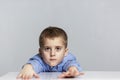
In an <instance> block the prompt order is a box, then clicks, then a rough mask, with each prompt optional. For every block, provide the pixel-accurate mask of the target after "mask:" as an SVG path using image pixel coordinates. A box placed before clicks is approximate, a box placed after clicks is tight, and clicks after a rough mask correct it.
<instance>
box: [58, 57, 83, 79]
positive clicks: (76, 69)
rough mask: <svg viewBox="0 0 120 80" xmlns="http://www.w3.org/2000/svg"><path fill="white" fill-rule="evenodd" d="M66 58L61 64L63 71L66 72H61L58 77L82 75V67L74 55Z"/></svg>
mask: <svg viewBox="0 0 120 80" xmlns="http://www.w3.org/2000/svg"><path fill="white" fill-rule="evenodd" d="M68 58H69V59H68ZM68 58H67V61H66V63H65V64H64V66H63V71H66V72H63V73H62V74H61V75H60V76H59V77H76V76H79V75H82V74H83V73H81V71H82V68H81V66H80V64H79V63H77V61H76V58H75V57H74V56H70V57H68Z"/></svg>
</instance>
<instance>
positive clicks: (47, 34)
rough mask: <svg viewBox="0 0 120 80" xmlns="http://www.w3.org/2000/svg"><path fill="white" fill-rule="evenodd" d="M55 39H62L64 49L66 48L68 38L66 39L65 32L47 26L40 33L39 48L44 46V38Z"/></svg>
mask: <svg viewBox="0 0 120 80" xmlns="http://www.w3.org/2000/svg"><path fill="white" fill-rule="evenodd" d="M55 37H61V38H63V40H64V45H65V48H66V47H67V43H68V37H67V34H66V32H65V31H64V30H63V29H61V28H58V27H53V26H49V27H47V28H45V29H44V30H43V31H42V32H41V35H40V37H39V46H40V47H43V46H44V41H45V39H46V38H50V39H52V38H55Z"/></svg>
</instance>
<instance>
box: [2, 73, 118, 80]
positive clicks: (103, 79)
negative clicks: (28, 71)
mask: <svg viewBox="0 0 120 80" xmlns="http://www.w3.org/2000/svg"><path fill="white" fill-rule="evenodd" d="M83 73H84V75H82V76H79V77H76V78H64V79H58V78H57V76H58V75H60V74H61V73H60V72H42V73H40V74H39V76H40V80H120V71H83ZM17 75H18V72H8V73H7V74H5V75H3V76H1V77H0V80H16V76H17ZM19 80H21V79H19ZM32 80H36V79H35V78H33V79H32Z"/></svg>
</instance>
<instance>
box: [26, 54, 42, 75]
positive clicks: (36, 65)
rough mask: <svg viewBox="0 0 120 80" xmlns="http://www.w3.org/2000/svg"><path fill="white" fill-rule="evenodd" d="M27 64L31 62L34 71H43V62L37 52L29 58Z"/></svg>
mask: <svg viewBox="0 0 120 80" xmlns="http://www.w3.org/2000/svg"><path fill="white" fill-rule="evenodd" d="M27 64H31V65H32V67H33V69H34V71H35V72H36V73H40V72H42V71H43V67H42V64H43V63H42V60H41V58H40V57H39V54H37V55H35V56H33V57H32V58H30V59H29V60H28V62H27Z"/></svg>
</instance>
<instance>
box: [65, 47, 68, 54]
mask: <svg viewBox="0 0 120 80" xmlns="http://www.w3.org/2000/svg"><path fill="white" fill-rule="evenodd" d="M67 54H68V48H66V49H65V56H66V55H67Z"/></svg>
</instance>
